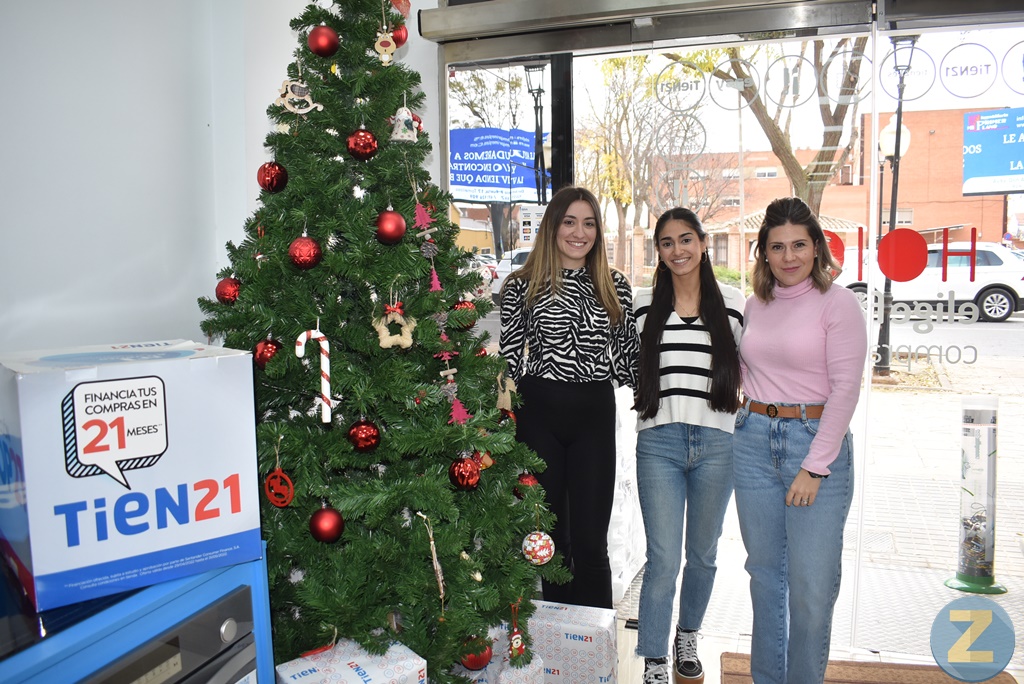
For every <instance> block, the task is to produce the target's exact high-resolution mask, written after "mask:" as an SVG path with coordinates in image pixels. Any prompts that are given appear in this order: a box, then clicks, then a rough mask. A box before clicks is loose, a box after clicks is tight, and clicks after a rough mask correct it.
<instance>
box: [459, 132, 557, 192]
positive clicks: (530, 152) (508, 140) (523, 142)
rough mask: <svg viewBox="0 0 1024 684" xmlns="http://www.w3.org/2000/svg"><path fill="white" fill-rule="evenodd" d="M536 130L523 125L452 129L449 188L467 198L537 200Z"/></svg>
mask: <svg viewBox="0 0 1024 684" xmlns="http://www.w3.org/2000/svg"><path fill="white" fill-rule="evenodd" d="M534 140H535V138H534V134H533V133H532V132H527V131H524V130H522V129H519V128H513V129H512V130H510V131H507V130H504V129H502V128H456V129H452V130H451V131H449V133H448V148H449V165H448V191H449V192H450V193H451V194H452V197H453V198H455V200H456V201H463V202H531V203H536V202H537V183H536V180H535V179H536V175H535V173H534Z"/></svg>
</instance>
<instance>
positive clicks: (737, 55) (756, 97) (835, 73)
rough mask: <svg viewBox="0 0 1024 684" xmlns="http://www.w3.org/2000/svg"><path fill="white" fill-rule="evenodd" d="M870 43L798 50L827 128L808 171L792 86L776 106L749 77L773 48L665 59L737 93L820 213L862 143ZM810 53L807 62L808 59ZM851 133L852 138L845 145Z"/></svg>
mask: <svg viewBox="0 0 1024 684" xmlns="http://www.w3.org/2000/svg"><path fill="white" fill-rule="evenodd" d="M867 40H868V38H867V37H866V36H861V37H857V38H852V39H851V38H840V39H838V40H837V41H836V42H835V44H834V45H833V46H832V47H831V49H829V48H827V46H826V44H825V42H824V41H821V40H815V41H809V42H803V43H801V45H800V52H799V57H801V58H806V59H807V60H808V61H809V62H810V63H811V65H812V66H813V69H814V75H815V78H814V82H815V93H814V95H815V96H816V97H817V98H818V113H819V116H820V118H821V123H822V126H823V130H822V137H821V143H820V144H819V145H818V149H817V151H816V152H815V154H814V157H813V158H812V159H811V161H810V162H809V163H808V164H807V165H806V166H803V165H801V163H800V161H799V160H798V159H797V157H796V153H795V151H794V148H793V144H792V140H791V138H790V133H791V126H792V123H793V118H792V117H793V112H794V110H795V107H794V106H793V105H794V104H795V101H796V99H797V97H798V96H799V93H797V92H796V91H794V90H793V88H792V87H790V84H789V83H786V84H783V86H782V88H781V90H780V94H779V95H778V96H777V97H776V98H774V102H773V101H771V100H770V99H769V98H768V97H767V89H766V88H764V87H760V88H759V87H758V86H757V83H756V80H755V79H754V78H753V76H752V74H751V69H750V65H751V64H752V61H753V60H754V59H755V56H756V55H757V53H758V51H759V50H762V51H770V50H771V48H769V47H765V46H760V47H730V48H724V49H719V50H705V51H700V52H698V53H694V54H688V55H680V54H676V53H670V54H666V55H665V57H667V58H668V59H671V60H673V61H676V62H680V63H692V64H699V65H700V66H701V67H702V68H703V69H704V70H705V71H706V72H707V73H709V74H711V76H712V77H713V78H715V79H718V80H719V81H721V82H723V83H726V84H728V85H730V86H731V87H734V88H736V90H737V92H738V93H739V94H740V96H741V97H742V98H743V100H745V101H746V103H747V104H748V105H749V107H750V111H751V113H752V114H753V115H754V117H755V119H756V120H757V123H758V125H759V126H760V127H761V130H762V131H764V134H765V136H766V137H767V138H768V142H769V144H770V145H771V148H772V152H773V153H774V154H775V156H776V157H778V159H779V162H780V163H781V165H782V168H783V170H784V171H785V173H786V176H787V177H788V178H789V180H790V183H791V185H792V186H793V193H794V194H795V195H796V196H798V197H800V198H802V199H803V200H804V201H805V202H807V204H808V206H810V207H811V209H812V210H813V211H814V212H815V213H817V212H818V210H819V207H820V206H821V198H822V195H823V194H824V192H825V188H826V187H827V186H828V183H829V181H830V180H831V179H832V178H833V177H834V176H835V175H836V173H837V172H838V171H839V170H840V169H841V168H842V167H843V165H844V164H846V163H847V161H848V160H849V157H850V155H851V153H852V152H853V150H854V149H856V147H857V145H858V143H859V140H860V129H859V127H858V126H857V115H858V105H859V102H860V100H861V99H862V98H863V90H862V86H861V84H860V74H861V62H862V61H863V56H864V48H865V47H866V45H867ZM808 50H809V51H810V53H811V56H810V57H809V58H807V57H806V55H807V52H808ZM723 57H724V59H723ZM794 83H795V81H794ZM847 131H848V132H849V135H848V137H847V138H846V142H845V143H842V141H843V137H844V135H846V134H847Z"/></svg>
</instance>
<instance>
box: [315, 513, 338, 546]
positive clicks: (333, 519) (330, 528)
mask: <svg viewBox="0 0 1024 684" xmlns="http://www.w3.org/2000/svg"><path fill="white" fill-rule="evenodd" d="M344 531H345V519H344V518H343V517H341V513H339V512H338V511H336V510H334V509H333V508H331V507H329V506H324V507H323V508H321V509H320V510H319V511H317V512H316V513H314V514H313V515H312V517H311V518H310V519H309V533H310V534H311V535H313V539H316V540H317V541H318V542H323V543H324V544H333V543H334V542H336V541H338V540H339V539H341V533H342V532H344Z"/></svg>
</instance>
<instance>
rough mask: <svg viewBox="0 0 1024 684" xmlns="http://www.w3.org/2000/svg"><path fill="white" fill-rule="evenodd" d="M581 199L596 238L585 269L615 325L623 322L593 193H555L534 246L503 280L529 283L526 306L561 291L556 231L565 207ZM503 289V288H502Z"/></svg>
mask: <svg viewBox="0 0 1024 684" xmlns="http://www.w3.org/2000/svg"><path fill="white" fill-rule="evenodd" d="M579 200H582V201H584V202H586V203H587V204H589V205H590V208H591V210H592V211H593V212H594V222H595V223H596V228H597V235H596V236H595V238H594V246H593V247H591V249H590V252H588V253H587V258H586V264H585V266H586V269H587V272H588V273H589V274H590V278H591V280H592V281H593V282H594V294H595V295H596V297H597V301H598V302H599V303H600V304H601V306H602V307H603V308H604V310H605V311H607V312H608V318H609V320H610V321H611V324H612V326H613V327H614V326H616V325H618V324H619V323H620V322H621V321H622V319H623V312H622V304H621V303H620V302H619V297H618V293H617V292H616V291H615V281H614V280H613V279H612V269H611V267H610V266H609V265H608V253H607V251H606V250H605V246H604V227H603V226H602V225H601V207H600V205H599V204H598V202H597V197H595V196H594V193H592V192H590V191H589V190H587V189H586V188H580V187H567V188H562V189H561V190H559V191H558V192H556V193H555V195H554V197H552V198H551V202H550V203H549V204H548V207H547V209H546V210H545V211H544V218H542V219H541V222H540V228H539V229H538V230H537V233H536V240H537V242H536V243H535V244H534V247H533V249H532V250H531V251H530V255H529V256H528V257H527V258H526V263H525V264H523V266H522V268H520V269H519V270H517V271H515V272H513V273H511V274H510V275H509V276H508V279H507V280H511V279H515V278H522V279H525V280H526V281H528V282H529V286H528V287H527V289H526V306H527V307H530V306H533V304H534V303H536V301H537V299H538V298H539V297H540V296H541V295H543V294H544V293H546V292H549V291H550V292H552V293H556V294H557V293H558V292H559V291H560V290H561V288H562V258H561V253H560V252H559V251H558V229H559V227H560V226H561V225H562V219H564V218H565V215H566V213H567V212H568V211H569V205H571V204H572V203H573V202H577V201H579ZM503 287H504V286H503Z"/></svg>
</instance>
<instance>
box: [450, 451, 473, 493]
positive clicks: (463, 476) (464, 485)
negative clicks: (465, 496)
mask: <svg viewBox="0 0 1024 684" xmlns="http://www.w3.org/2000/svg"><path fill="white" fill-rule="evenodd" d="M448 479H449V480H451V482H452V484H453V485H455V488H456V489H461V490H462V491H469V490H472V489H476V488H477V485H479V484H480V464H479V463H477V462H476V461H474V460H473V459H472V458H470V457H468V456H467V457H465V458H457V459H455V460H454V461H452V464H451V465H450V466H448Z"/></svg>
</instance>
